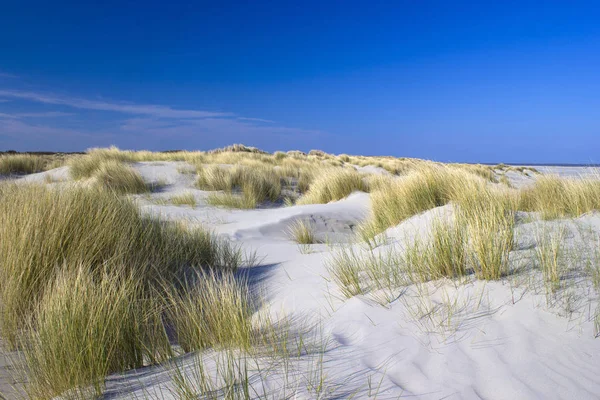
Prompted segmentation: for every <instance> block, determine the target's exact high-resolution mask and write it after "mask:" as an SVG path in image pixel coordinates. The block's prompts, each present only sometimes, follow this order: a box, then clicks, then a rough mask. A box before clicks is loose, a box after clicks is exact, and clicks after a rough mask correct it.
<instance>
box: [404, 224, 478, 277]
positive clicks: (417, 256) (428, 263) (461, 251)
mask: <svg viewBox="0 0 600 400" xmlns="http://www.w3.org/2000/svg"><path fill="white" fill-rule="evenodd" d="M404 241H405V243H404V251H403V252H402V253H401V256H400V259H401V265H402V266H403V268H404V270H405V271H406V272H407V274H408V275H409V276H410V280H411V281H412V282H427V281H430V280H435V279H441V278H456V277H461V276H464V275H466V274H467V272H468V269H469V259H468V237H467V231H466V229H465V226H464V224H463V222H462V221H461V220H460V219H458V218H455V216H454V215H453V216H452V218H441V217H438V218H437V219H435V220H434V221H433V222H432V225H431V229H430V230H429V232H428V233H427V234H425V235H423V236H420V235H417V236H415V237H407V238H405V240H404Z"/></svg>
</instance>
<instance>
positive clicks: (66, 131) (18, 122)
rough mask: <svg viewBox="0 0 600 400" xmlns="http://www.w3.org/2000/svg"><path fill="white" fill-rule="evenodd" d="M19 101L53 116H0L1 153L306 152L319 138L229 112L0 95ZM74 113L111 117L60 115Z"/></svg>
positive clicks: (23, 111) (34, 112)
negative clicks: (107, 149) (232, 148)
mask: <svg viewBox="0 0 600 400" xmlns="http://www.w3.org/2000/svg"><path fill="white" fill-rule="evenodd" d="M2 100H9V101H10V100H23V101H24V102H27V103H40V104H44V105H46V107H44V109H45V110H47V109H48V108H50V110H52V108H51V107H49V106H56V107H61V108H60V109H59V110H56V111H45V110H44V111H40V110H39V107H36V106H35V104H31V107H29V108H27V107H22V108H20V110H19V112H12V111H11V112H6V111H4V112H3V113H2V112H0V143H2V145H3V147H5V146H12V147H14V148H19V149H21V148H32V147H33V146H35V147H36V148H38V146H39V148H40V149H44V148H48V149H50V148H51V149H54V150H65V149H68V150H83V149H85V148H87V147H93V146H108V145H111V144H115V145H119V146H125V148H153V149H164V148H202V149H207V148H211V147H219V146H223V145H226V144H230V143H233V142H242V143H247V144H250V145H255V146H259V147H263V148H272V147H276V148H283V147H288V146H293V147H307V146H308V143H315V142H317V141H318V140H319V138H322V135H325V133H323V132H320V131H317V130H309V129H301V128H290V127H285V126H281V125H279V124H277V123H275V122H274V121H272V120H268V119H262V118H250V117H243V116H238V115H236V114H234V113H230V112H212V111H203V110H189V109H188V110H183V109H174V108H172V107H170V106H165V105H146V104H131V103H121V102H115V101H106V100H89V99H84V98H76V97H69V96H59V95H55V94H43V93H38V92H32V91H23V90H12V89H0V101H2ZM64 107H69V108H72V109H79V110H91V111H94V110H97V111H111V112H115V113H117V114H116V115H103V116H102V118H101V119H98V118H97V116H93V117H89V115H88V114H83V113H80V114H78V119H77V120H72V119H66V120H65V119H64V118H60V117H68V116H71V115H74V114H72V113H68V112H64V111H63V109H62V108H64Z"/></svg>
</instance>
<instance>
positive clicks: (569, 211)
mask: <svg viewBox="0 0 600 400" xmlns="http://www.w3.org/2000/svg"><path fill="white" fill-rule="evenodd" d="M519 207H520V208H521V209H522V210H526V211H539V212H540V213H541V215H542V218H544V219H555V218H561V217H576V216H579V215H581V214H584V213H586V212H588V211H592V210H598V209H600V176H593V177H586V178H580V179H565V178H560V177H558V176H551V175H550V176H540V177H538V178H537V179H536V181H535V184H534V186H533V187H532V188H528V189H524V190H522V192H521V201H520V205H519Z"/></svg>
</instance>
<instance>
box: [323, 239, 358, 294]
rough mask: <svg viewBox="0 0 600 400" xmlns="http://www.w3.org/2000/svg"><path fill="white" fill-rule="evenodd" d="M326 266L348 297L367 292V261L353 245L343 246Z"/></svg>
mask: <svg viewBox="0 0 600 400" xmlns="http://www.w3.org/2000/svg"><path fill="white" fill-rule="evenodd" d="M325 267H326V268H327V271H328V272H329V275H330V276H331V278H332V279H333V280H334V281H335V282H336V283H337V284H338V287H339V288H340V291H341V292H342V295H344V296H345V297H346V298H351V297H354V296H356V295H359V294H363V293H365V292H366V289H367V288H366V287H365V282H364V279H363V278H364V271H365V263H364V257H363V255H362V254H361V253H360V252H357V251H356V250H354V249H352V248H351V247H348V248H341V249H339V250H337V251H336V252H335V253H334V254H333V255H332V256H331V257H330V258H329V259H328V260H327V261H326V262H325Z"/></svg>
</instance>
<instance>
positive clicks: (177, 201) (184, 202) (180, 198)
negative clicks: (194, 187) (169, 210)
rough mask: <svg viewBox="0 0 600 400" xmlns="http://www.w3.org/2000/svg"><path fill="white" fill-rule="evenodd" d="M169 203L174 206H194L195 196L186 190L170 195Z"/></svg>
mask: <svg viewBox="0 0 600 400" xmlns="http://www.w3.org/2000/svg"><path fill="white" fill-rule="evenodd" d="M170 200H171V203H173V204H174V205H176V206H191V207H196V197H195V196H194V194H193V193H190V192H187V193H182V194H180V195H177V196H173V197H171V199H170Z"/></svg>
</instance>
